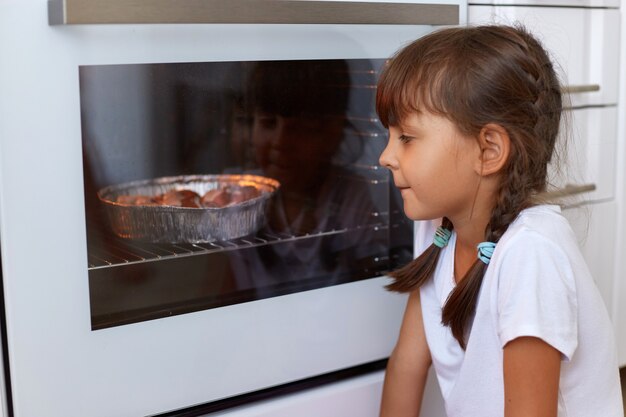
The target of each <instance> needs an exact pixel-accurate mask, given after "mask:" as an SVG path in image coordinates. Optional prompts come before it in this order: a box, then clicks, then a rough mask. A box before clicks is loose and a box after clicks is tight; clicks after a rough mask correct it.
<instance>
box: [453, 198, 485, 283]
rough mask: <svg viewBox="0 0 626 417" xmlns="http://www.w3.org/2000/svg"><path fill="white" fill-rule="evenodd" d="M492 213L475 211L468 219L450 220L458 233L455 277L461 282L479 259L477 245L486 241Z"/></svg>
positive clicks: (455, 250) (455, 248)
mask: <svg viewBox="0 0 626 417" xmlns="http://www.w3.org/2000/svg"><path fill="white" fill-rule="evenodd" d="M489 219H490V212H489V211H486V210H485V211H483V212H482V213H479V212H477V211H474V212H473V213H472V215H471V217H469V216H468V217H467V218H466V219H450V221H452V224H453V225H454V231H455V233H456V243H455V247H454V277H455V280H456V282H457V283H458V282H460V281H461V280H462V279H463V277H464V276H465V275H466V274H467V271H469V269H470V268H471V266H472V265H473V264H474V262H475V261H476V258H477V254H478V252H477V249H476V245H478V244H479V243H480V242H483V241H484V240H485V229H486V227H487V224H488V223H489Z"/></svg>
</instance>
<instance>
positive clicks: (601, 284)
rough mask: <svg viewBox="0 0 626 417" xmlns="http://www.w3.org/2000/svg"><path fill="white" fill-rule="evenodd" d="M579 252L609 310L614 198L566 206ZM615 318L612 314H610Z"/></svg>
mask: <svg viewBox="0 0 626 417" xmlns="http://www.w3.org/2000/svg"><path fill="white" fill-rule="evenodd" d="M563 215H564V216H565V217H566V218H567V219H568V220H569V222H570V224H571V226H572V229H574V233H575V234H576V237H577V238H578V243H579V245H580V248H581V251H582V254H583V256H584V258H585V260H586V261H587V265H588V266H589V270H590V271H591V274H592V276H593V279H594V280H595V282H596V285H597V286H598V289H599V290H600V294H602V298H603V299H604V303H605V304H606V307H607V310H608V311H609V313H611V312H612V308H613V293H614V276H615V268H614V262H615V255H614V252H613V250H611V249H612V248H614V247H615V224H614V220H613V219H615V215H616V204H615V202H614V201H610V202H606V203H597V204H585V205H582V206H576V207H570V208H565V209H564V210H563ZM612 319H613V321H614V322H615V317H612Z"/></svg>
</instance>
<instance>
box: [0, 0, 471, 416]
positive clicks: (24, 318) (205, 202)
mask: <svg viewBox="0 0 626 417" xmlns="http://www.w3.org/2000/svg"><path fill="white" fill-rule="evenodd" d="M465 20H466V3H465V2H464V1H452V0H450V1H442V0H440V1H431V2H427V3H425V2H414V1H409V2H404V1H394V2H388V1H382V0H378V1H360V2H354V1H295V0H294V1H290V0H287V1H281V0H265V1H260V0H190V1H189V2H185V4H184V5H182V4H181V2H176V1H172V0H158V1H149V0H115V1H108V2H102V1H95V0H62V1H56V0H54V1H51V2H48V3H46V2H44V1H42V0H28V1H21V2H6V3H3V4H1V5H0V39H2V43H1V44H0V45H1V48H0V53H1V54H2V56H1V59H0V91H1V95H0V129H1V130H0V132H1V133H0V158H1V159H0V238H1V254H2V283H3V310H4V311H3V327H2V330H3V357H4V371H5V372H4V390H3V392H4V397H3V398H4V413H5V415H7V416H13V415H14V416H44V415H45V416H64V417H71V416H91V417H97V416H107V417H110V416H144V415H203V414H206V413H209V412H213V411H216V410H223V409H225V408H229V407H232V406H233V405H235V404H241V403H245V402H250V401H252V400H254V399H256V398H260V397H263V398H267V397H268V396H269V397H271V396H276V395H280V394H281V393H284V392H287V391H293V390H298V389H303V388H304V387H310V386H313V385H315V384H323V383H325V382H328V381H330V380H336V379H338V378H342V377H345V376H347V375H357V374H359V373H362V372H365V371H369V370H372V369H382V367H383V366H384V361H385V359H386V357H387V356H388V355H389V352H390V350H391V348H392V347H393V344H394V343H395V339H396V336H397V332H398V328H399V320H400V316H401V314H402V311H403V309H404V300H403V297H402V296H399V295H395V294H391V293H388V292H386V291H385V290H384V288H383V287H384V285H385V283H386V282H387V280H386V278H385V277H384V275H385V273H386V272H387V271H389V270H391V269H393V268H395V267H396V266H397V265H400V264H403V263H405V262H407V261H408V260H410V259H411V257H412V255H413V253H412V250H413V249H412V240H413V237H412V225H411V224H410V223H409V222H408V221H407V220H406V219H405V218H404V216H403V214H402V204H401V198H400V197H399V196H398V195H397V193H395V191H394V190H393V187H392V186H393V184H392V182H391V181H390V178H389V175H388V173H387V172H386V170H384V169H382V168H380V167H379V166H378V156H379V154H380V152H381V151H382V149H383V148H384V145H385V142H386V131H385V129H384V128H383V127H382V126H381V125H380V123H379V121H378V120H377V118H376V114H375V111H374V98H375V86H376V80H377V75H378V72H379V70H380V68H381V67H382V65H384V62H385V58H387V57H389V56H390V55H391V54H392V53H393V52H394V51H395V50H397V49H398V48H399V47H400V46H402V45H403V44H405V43H406V42H408V41H410V40H412V39H414V38H416V37H419V36H421V35H423V34H425V33H428V32H429V31H432V30H433V29H434V28H435V27H437V26H440V25H456V24H462V23H464V22H465Z"/></svg>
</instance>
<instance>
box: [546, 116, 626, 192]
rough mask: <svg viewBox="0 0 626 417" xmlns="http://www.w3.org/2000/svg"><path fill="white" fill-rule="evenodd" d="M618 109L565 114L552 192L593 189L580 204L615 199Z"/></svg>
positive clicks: (552, 174)
mask: <svg viewBox="0 0 626 417" xmlns="http://www.w3.org/2000/svg"><path fill="white" fill-rule="evenodd" d="M616 152H617V108H616V107H615V106H607V107H586V108H577V109H573V110H569V111H566V112H564V114H563V123H562V129H561V134H560V138H559V142H558V145H557V151H556V156H555V157H554V158H553V161H552V162H551V164H550V168H549V176H550V179H549V181H550V185H551V188H556V189H560V188H564V187H566V186H582V187H585V186H593V187H595V190H592V191H589V192H585V193H581V194H580V195H576V196H575V197H574V198H575V200H576V201H578V202H583V201H586V202H594V201H606V200H609V199H613V198H614V196H615V169H616V166H615V165H616Z"/></svg>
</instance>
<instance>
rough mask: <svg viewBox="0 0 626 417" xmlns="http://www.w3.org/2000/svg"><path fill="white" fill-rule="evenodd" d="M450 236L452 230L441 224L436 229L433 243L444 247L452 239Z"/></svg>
mask: <svg viewBox="0 0 626 417" xmlns="http://www.w3.org/2000/svg"><path fill="white" fill-rule="evenodd" d="M450 236H452V232H451V231H450V230H448V229H446V228H444V227H442V226H439V227H438V228H437V230H436V231H435V237H434V238H433V244H434V245H435V246H438V247H440V248H443V247H444V246H446V245H447V244H448V240H450Z"/></svg>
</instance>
